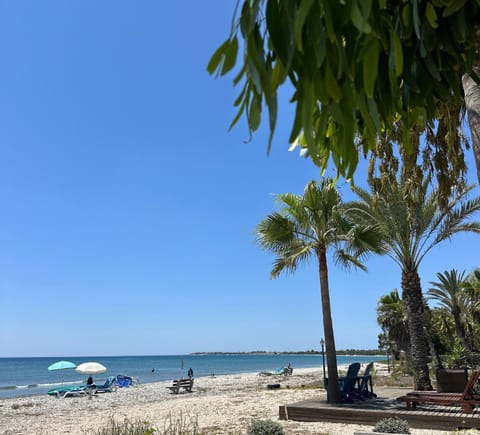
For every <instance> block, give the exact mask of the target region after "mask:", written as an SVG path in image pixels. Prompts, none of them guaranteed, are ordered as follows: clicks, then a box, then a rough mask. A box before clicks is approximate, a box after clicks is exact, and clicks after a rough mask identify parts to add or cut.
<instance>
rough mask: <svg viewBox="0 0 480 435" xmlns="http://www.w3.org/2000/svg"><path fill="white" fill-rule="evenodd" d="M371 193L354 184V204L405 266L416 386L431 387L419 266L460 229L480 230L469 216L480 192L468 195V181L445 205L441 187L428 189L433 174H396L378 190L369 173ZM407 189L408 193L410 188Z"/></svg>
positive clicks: (478, 202)
mask: <svg viewBox="0 0 480 435" xmlns="http://www.w3.org/2000/svg"><path fill="white" fill-rule="evenodd" d="M369 182H370V188H371V193H369V192H368V191H366V190H363V189H359V188H355V192H356V193H357V195H358V197H359V198H360V200H359V201H356V202H355V203H354V204H352V206H353V209H352V211H353V213H354V215H355V219H358V222H365V223H368V224H371V225H373V224H378V225H380V226H381V227H382V229H383V232H384V235H385V243H386V244H387V246H388V251H387V255H388V256H390V258H392V259H393V260H394V261H395V262H396V263H397V264H398V266H399V267H400V269H401V272H402V299H403V301H404V302H405V306H406V309H407V316H408V328H409V331H410V340H411V352H412V363H413V369H414V379H415V388H416V389H418V390H431V389H432V385H431V382H430V376H429V371H428V365H427V363H428V357H429V344H428V340H427V336H426V333H425V331H424V322H423V320H424V319H423V317H424V303H423V298H422V287H421V283H420V276H419V274H418V269H419V266H420V263H421V262H422V260H423V259H424V257H425V256H426V255H427V254H428V252H430V250H431V249H433V248H434V247H435V246H436V245H438V244H439V243H441V242H443V241H444V240H447V239H450V237H451V236H453V235H454V234H456V233H459V232H463V231H471V232H475V233H480V223H478V222H469V221H468V219H469V218H470V217H471V216H472V215H473V214H474V213H475V212H477V211H478V210H480V198H476V199H473V200H466V195H467V194H468V192H470V191H471V190H472V189H473V186H468V187H467V188H466V189H465V190H463V191H462V192H460V193H454V194H452V196H453V197H452V199H450V200H449V202H448V203H447V204H446V206H445V207H440V206H439V191H438V189H437V188H434V189H429V182H430V177H426V178H424V180H423V181H422V182H420V183H418V184H416V185H414V186H412V181H411V178H410V177H407V176H406V175H405V174H404V173H402V175H400V176H399V177H392V179H391V180H390V182H389V183H388V185H386V184H384V186H383V188H382V189H380V190H379V191H377V190H376V189H375V185H376V182H378V180H376V179H370V180H369ZM407 192H408V193H407Z"/></svg>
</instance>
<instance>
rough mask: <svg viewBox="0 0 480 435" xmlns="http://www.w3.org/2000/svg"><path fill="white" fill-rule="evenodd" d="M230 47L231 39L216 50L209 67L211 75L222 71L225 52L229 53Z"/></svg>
mask: <svg viewBox="0 0 480 435" xmlns="http://www.w3.org/2000/svg"><path fill="white" fill-rule="evenodd" d="M229 45H230V39H227V40H226V41H225V42H224V43H223V44H222V45H220V47H218V48H217V49H216V50H215V52H214V53H213V55H212V57H211V58H210V60H209V62H208V65H207V71H208V73H209V74H213V73H214V72H215V71H216V70H217V69H220V66H221V64H222V61H223V59H224V56H225V52H226V51H227V49H228V47H229Z"/></svg>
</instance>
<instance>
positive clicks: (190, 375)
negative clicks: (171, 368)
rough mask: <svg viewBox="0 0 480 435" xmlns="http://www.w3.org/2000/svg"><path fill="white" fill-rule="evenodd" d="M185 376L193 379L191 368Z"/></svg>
mask: <svg viewBox="0 0 480 435" xmlns="http://www.w3.org/2000/svg"><path fill="white" fill-rule="evenodd" d="M187 375H188V377H189V378H190V379H192V378H193V370H192V368H191V367H190V368H189V369H188V373H187Z"/></svg>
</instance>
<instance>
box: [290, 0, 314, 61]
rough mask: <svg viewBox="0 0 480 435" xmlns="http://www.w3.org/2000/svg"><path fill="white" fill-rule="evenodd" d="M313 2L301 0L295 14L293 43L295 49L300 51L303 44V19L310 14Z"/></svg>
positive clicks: (312, 0)
mask: <svg viewBox="0 0 480 435" xmlns="http://www.w3.org/2000/svg"><path fill="white" fill-rule="evenodd" d="M314 1H315V0H302V1H301V2H300V5H299V7H298V10H297V14H296V17H295V24H294V34H295V42H296V44H297V47H298V49H299V50H300V51H303V45H302V44H303V42H302V34H303V25H304V23H305V19H306V18H307V16H308V13H309V12H310V9H311V8H312V6H313V3H314Z"/></svg>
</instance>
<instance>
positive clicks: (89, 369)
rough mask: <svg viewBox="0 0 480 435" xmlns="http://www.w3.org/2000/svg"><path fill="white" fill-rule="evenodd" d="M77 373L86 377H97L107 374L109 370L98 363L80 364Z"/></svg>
mask: <svg viewBox="0 0 480 435" xmlns="http://www.w3.org/2000/svg"><path fill="white" fill-rule="evenodd" d="M75 371H76V372H78V373H83V374H85V375H97V374H99V373H105V372H106V371H107V368H106V367H105V366H104V365H102V364H100V363H98V362H93V361H92V362H86V363H82V364H80V365H79V366H78V367H77V368H76V369H75Z"/></svg>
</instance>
